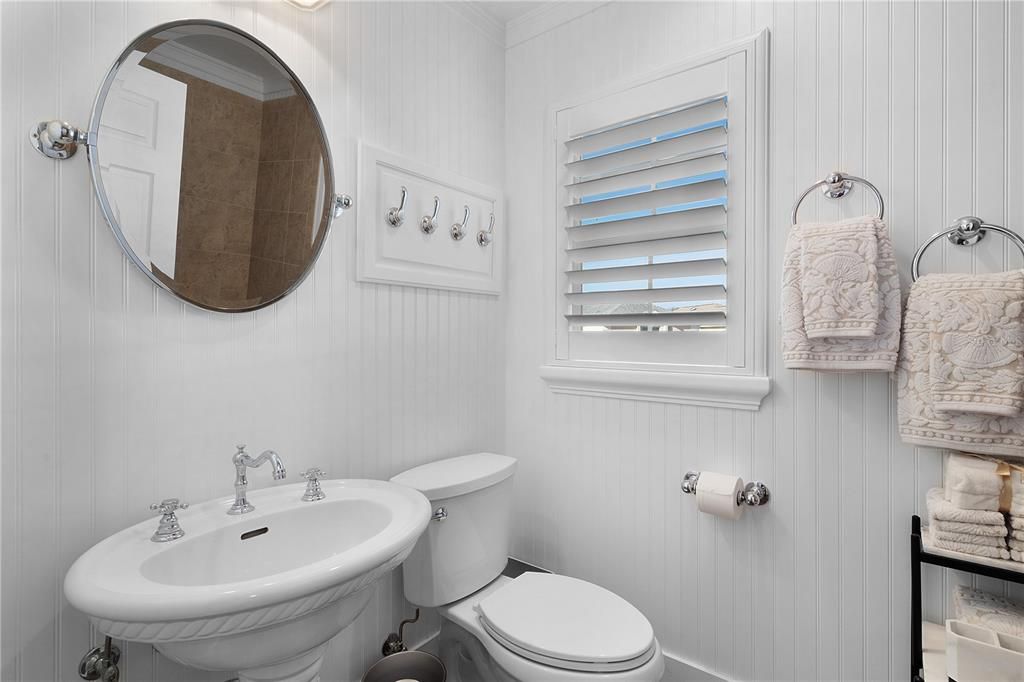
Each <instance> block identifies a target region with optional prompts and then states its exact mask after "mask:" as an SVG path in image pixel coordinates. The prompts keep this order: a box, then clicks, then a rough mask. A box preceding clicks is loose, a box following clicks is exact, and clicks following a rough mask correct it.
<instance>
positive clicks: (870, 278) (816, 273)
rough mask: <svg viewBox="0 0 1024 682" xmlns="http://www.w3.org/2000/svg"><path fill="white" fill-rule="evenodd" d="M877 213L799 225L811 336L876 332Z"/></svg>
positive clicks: (806, 323)
mask: <svg viewBox="0 0 1024 682" xmlns="http://www.w3.org/2000/svg"><path fill="white" fill-rule="evenodd" d="M880 223H881V221H880V220H879V219H878V218H873V217H869V216H866V217H864V218H855V219H853V220H844V221H842V222H838V223H809V224H802V225H798V226H797V227H796V228H795V229H797V230H799V233H800V293H801V296H802V300H803V314H804V332H806V334H807V338H809V339H822V338H830V339H840V338H842V339H855V338H857V339H863V338H870V337H872V336H874V335H875V331H876V330H877V328H878V317H879V314H880V312H881V310H880V300H879V297H878V237H877V233H878V226H879V224H880Z"/></svg>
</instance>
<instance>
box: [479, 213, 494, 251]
mask: <svg viewBox="0 0 1024 682" xmlns="http://www.w3.org/2000/svg"><path fill="white" fill-rule="evenodd" d="M492 241H494V214H493V213H492V214H491V224H490V226H489V227H488V228H487V230H480V231H479V232H477V233H476V243H477V244H479V245H480V246H487V245H488V244H490V243H491V242H492Z"/></svg>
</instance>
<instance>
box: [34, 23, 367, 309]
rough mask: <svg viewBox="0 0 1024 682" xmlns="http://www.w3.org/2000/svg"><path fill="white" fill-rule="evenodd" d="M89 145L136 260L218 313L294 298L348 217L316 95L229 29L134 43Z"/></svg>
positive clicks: (112, 219)
mask: <svg viewBox="0 0 1024 682" xmlns="http://www.w3.org/2000/svg"><path fill="white" fill-rule="evenodd" d="M51 125H52V124H51ZM84 142H85V144H86V145H87V150H88V155H89V167H90V170H91V171H92V178H93V184H94V185H95V187H96V193H97V195H98V197H99V202H100V206H101V208H102V210H103V213H104V215H105V216H106V219H107V221H108V222H109V223H110V226H111V227H112V228H113V230H114V234H115V236H116V237H117V240H118V241H119V242H120V243H121V246H122V247H123V248H124V251H125V253H126V254H127V255H128V256H129V257H130V258H131V260H132V261H134V263H135V264H136V265H137V266H138V267H139V268H141V269H142V270H143V272H145V273H146V274H147V275H148V276H149V277H150V278H151V279H152V280H153V281H154V282H156V283H157V284H158V285H159V286H161V287H162V288H164V289H166V290H167V291H169V292H171V293H172V294H174V295H175V296H178V297H179V298H181V299H183V300H185V301H187V302H189V303H191V304H193V305H196V306H200V307H202V308H206V309H209V310H217V311H224V312H240V311H247V310H255V309H257V308H261V307H263V306H266V305H269V304H271V303H273V302H274V301H276V300H278V299H280V298H282V297H283V296H285V295H287V294H288V293H289V292H291V291H292V290H293V289H295V288H296V287H297V286H298V285H299V284H300V283H301V282H302V280H303V279H304V278H305V277H306V275H307V274H308V273H309V271H310V270H311V269H312V267H313V263H314V262H315V261H316V258H317V255H318V254H319V253H320V249H321V248H322V246H323V244H324V240H325V238H326V237H327V232H328V228H329V226H330V221H331V218H332V217H333V215H334V212H335V204H336V203H337V204H339V205H341V206H344V205H346V204H343V203H342V198H336V197H335V195H334V178H333V174H332V167H331V157H330V151H329V148H328V144H327V139H326V136H325V134H324V129H323V125H322V123H321V121H320V117H319V115H318V113H317V111H316V108H315V107H314V105H313V101H312V99H311V98H310V97H309V93H308V92H307V91H306V89H305V88H304V87H303V86H302V83H300V82H299V80H298V78H297V77H296V76H295V74H294V73H293V72H292V70H291V69H289V68H288V66H287V65H286V64H285V63H284V62H283V61H281V59H280V58H278V57H277V55H275V54H274V53H273V52H272V51H271V50H270V49H269V48H267V47H266V46H265V45H264V44H263V43H261V42H260V41H258V40H256V39H255V38H253V37H252V36H250V35H248V34H246V33H244V32H243V31H240V30H238V29H236V28H234V27H232V26H229V25H226V24H220V23H217V22H211V21H177V22H172V23H168V24H163V25H160V26H157V27H155V28H153V29H151V30H149V31H147V32H146V33H144V34H143V35H141V36H139V37H138V38H136V39H135V41H133V42H132V43H131V44H130V45H129V46H128V47H127V48H126V49H125V50H124V52H122V53H121V56H120V57H119V58H118V59H117V61H116V62H115V64H114V66H113V67H112V68H111V70H110V73H109V74H108V75H107V77H106V79H105V80H104V81H103V85H102V86H101V88H100V91H99V94H98V95H97V97H96V104H95V106H94V108H93V113H92V118H91V120H90V122H89V131H88V136H87V137H86V138H85V139H84ZM71 151H72V153H73V149H72V150H71ZM344 199H345V200H348V199H347V197H345V198H344Z"/></svg>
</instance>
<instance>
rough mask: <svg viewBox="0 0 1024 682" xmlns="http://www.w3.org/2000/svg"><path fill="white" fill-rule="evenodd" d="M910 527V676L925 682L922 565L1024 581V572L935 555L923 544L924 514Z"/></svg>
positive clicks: (1015, 581)
mask: <svg viewBox="0 0 1024 682" xmlns="http://www.w3.org/2000/svg"><path fill="white" fill-rule="evenodd" d="M910 523H911V526H910V592H911V594H910V679H911V681H912V682H924V642H923V641H922V621H921V564H931V565H933V566H942V567H943V568H952V569H955V570H957V571H965V572H967V573H974V574H975V575H983V576H986V577H988V578H998V579H999V580H1007V581H1009V582H1013V583H1020V584H1024V572H1021V571H1013V570H1010V569H1007V568H998V567H996V566H989V565H988V564H979V563H975V562H973V561H970V560H968V559H956V558H954V557H948V556H943V555H941V554H932V553H931V552H926V551H925V550H924V545H923V544H922V543H921V517H920V516H918V515H916V514H915V515H914V516H912V517H911V522H910Z"/></svg>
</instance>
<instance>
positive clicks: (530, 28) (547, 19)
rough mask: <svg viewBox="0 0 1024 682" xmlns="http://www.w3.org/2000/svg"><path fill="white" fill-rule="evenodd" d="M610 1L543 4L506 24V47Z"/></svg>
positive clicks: (580, 15) (587, 12) (564, 0)
mask: <svg viewBox="0 0 1024 682" xmlns="http://www.w3.org/2000/svg"><path fill="white" fill-rule="evenodd" d="M609 2H610V0H598V1H590V2H574V1H570V0H556V1H554V2H549V3H546V4H544V5H541V6H540V7H538V8H536V9H534V10H530V11H529V12H527V13H526V14H524V15H523V16H521V17H517V18H515V19H513V20H512V21H510V22H508V23H507V24H506V25H505V49H508V48H511V47H515V46H516V45H519V44H520V43H524V42H526V41H527V40H530V39H531V38H535V37H537V36H539V35H541V34H543V33H547V32H548V31H550V30H551V29H553V28H556V27H558V26H561V25H562V24H566V23H568V22H570V21H572V20H573V19H578V18H579V17H582V16H583V15H585V14H590V13H591V12H593V11H594V10H596V9H598V8H599V7H603V6H604V5H607V4H608V3H609Z"/></svg>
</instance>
